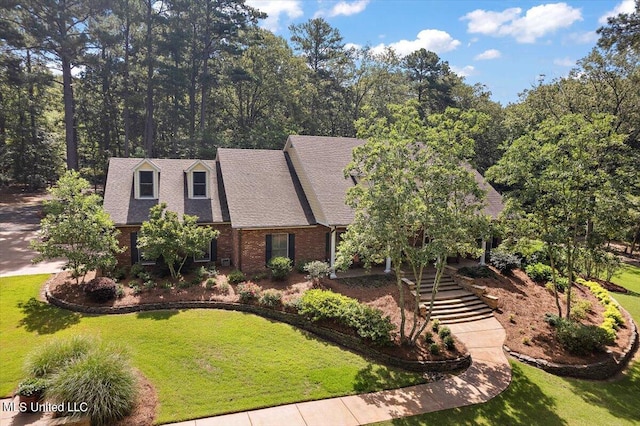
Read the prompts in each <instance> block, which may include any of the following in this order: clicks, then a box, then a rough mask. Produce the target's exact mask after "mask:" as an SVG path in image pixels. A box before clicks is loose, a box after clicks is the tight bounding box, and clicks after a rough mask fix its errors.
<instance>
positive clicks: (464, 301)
mask: <svg viewBox="0 0 640 426" xmlns="http://www.w3.org/2000/svg"><path fill="white" fill-rule="evenodd" d="M434 276H435V275H434V274H425V275H424V276H423V277H422V280H421V285H420V290H419V291H420V302H421V304H420V313H421V315H422V316H426V314H427V309H428V308H429V305H430V302H431V297H432V291H433V280H434ZM404 282H405V283H406V284H407V286H408V287H409V290H410V291H411V294H412V295H413V296H415V295H416V291H417V288H416V285H415V278H414V277H413V276H411V275H409V276H406V277H405V279H404ZM492 316H493V311H492V309H491V308H490V307H489V306H487V305H486V304H485V303H484V302H483V301H482V300H480V298H479V297H478V296H476V295H475V294H473V293H471V292H470V291H467V290H465V289H463V288H462V287H460V286H458V285H457V284H456V283H455V282H454V281H453V278H451V276H449V275H446V274H443V275H442V277H441V279H440V284H439V285H438V292H437V293H436V295H435V298H434V302H433V311H432V313H431V318H433V319H438V320H439V321H440V323H441V324H458V323H463V322H470V321H477V320H481V319H485V318H491V317H492Z"/></svg>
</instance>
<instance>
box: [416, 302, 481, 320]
mask: <svg viewBox="0 0 640 426" xmlns="http://www.w3.org/2000/svg"><path fill="white" fill-rule="evenodd" d="M420 312H422V313H423V315H426V312H427V308H426V306H424V305H422V306H421V307H420ZM492 313H493V311H492V310H491V308H489V307H488V306H485V307H484V308H477V309H471V310H467V311H462V312H450V311H442V312H432V313H431V318H434V319H438V320H440V322H442V321H445V320H457V319H462V318H473V317H476V316H478V315H485V314H492Z"/></svg>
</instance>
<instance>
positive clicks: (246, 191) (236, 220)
mask: <svg viewBox="0 0 640 426" xmlns="http://www.w3.org/2000/svg"><path fill="white" fill-rule="evenodd" d="M218 161H219V163H220V169H221V171H222V176H223V180H224V187H225V190H226V194H227V203H228V205H229V215H230V217H231V225H232V226H233V227H234V228H269V227H285V226H305V225H313V224H315V223H316V221H315V218H314V217H313V213H312V212H311V209H310V208H309V204H308V202H307V199H306V197H305V195H304V192H303V191H302V188H301V187H300V184H299V182H298V179H297V176H296V173H295V171H294V170H293V167H292V166H291V163H290V162H289V161H288V159H287V156H286V155H285V153H284V152H283V151H280V150H264V149H231V148H219V149H218Z"/></svg>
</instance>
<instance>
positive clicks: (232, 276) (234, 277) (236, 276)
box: [227, 269, 247, 284]
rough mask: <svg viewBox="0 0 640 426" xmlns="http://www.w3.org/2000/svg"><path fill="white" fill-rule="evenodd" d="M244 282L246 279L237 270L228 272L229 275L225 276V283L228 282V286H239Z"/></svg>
mask: <svg viewBox="0 0 640 426" xmlns="http://www.w3.org/2000/svg"><path fill="white" fill-rule="evenodd" d="M246 280H247V277H246V276H245V275H244V273H243V272H242V271H240V270H238V269H234V270H233V271H231V272H229V275H227V281H228V282H229V284H240V283H241V282H244V281H246Z"/></svg>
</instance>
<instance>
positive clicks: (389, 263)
mask: <svg viewBox="0 0 640 426" xmlns="http://www.w3.org/2000/svg"><path fill="white" fill-rule="evenodd" d="M390 272H391V258H390V257H387V263H386V264H385V265H384V273H385V274H388V273H390Z"/></svg>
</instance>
